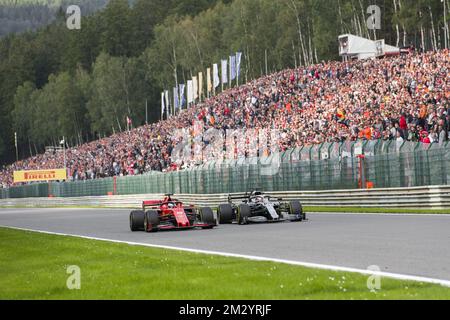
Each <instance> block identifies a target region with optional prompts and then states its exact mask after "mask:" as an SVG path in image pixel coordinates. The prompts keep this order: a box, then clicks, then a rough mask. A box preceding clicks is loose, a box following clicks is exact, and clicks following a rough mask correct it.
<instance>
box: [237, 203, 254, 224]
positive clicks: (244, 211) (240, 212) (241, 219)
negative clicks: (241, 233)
mask: <svg viewBox="0 0 450 320" xmlns="http://www.w3.org/2000/svg"><path fill="white" fill-rule="evenodd" d="M250 215H251V209H250V206H249V205H247V204H240V205H239V206H238V209H237V222H238V223H239V224H241V225H242V224H248V218H250Z"/></svg>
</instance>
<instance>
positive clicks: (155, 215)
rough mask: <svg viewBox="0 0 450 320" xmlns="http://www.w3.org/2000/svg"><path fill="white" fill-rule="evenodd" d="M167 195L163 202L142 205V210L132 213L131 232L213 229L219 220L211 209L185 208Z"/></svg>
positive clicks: (157, 201) (146, 202)
mask: <svg viewBox="0 0 450 320" xmlns="http://www.w3.org/2000/svg"><path fill="white" fill-rule="evenodd" d="M171 196H172V195H171V194H167V195H166V196H165V198H164V199H163V200H150V201H144V202H143V203H142V210H136V211H132V212H131V213H130V229H131V231H145V232H156V231H159V230H182V229H194V228H202V229H212V228H214V227H215V226H217V220H216V218H215V217H214V213H213V211H212V209H211V208H208V207H204V208H196V207H194V206H185V205H183V203H182V202H181V201H178V200H176V199H172V198H171Z"/></svg>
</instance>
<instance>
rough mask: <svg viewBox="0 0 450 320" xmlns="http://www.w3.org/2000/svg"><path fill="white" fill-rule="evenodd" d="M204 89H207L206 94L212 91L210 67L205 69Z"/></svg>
mask: <svg viewBox="0 0 450 320" xmlns="http://www.w3.org/2000/svg"><path fill="white" fill-rule="evenodd" d="M206 89H207V90H208V94H209V93H211V91H212V82H211V68H208V69H206Z"/></svg>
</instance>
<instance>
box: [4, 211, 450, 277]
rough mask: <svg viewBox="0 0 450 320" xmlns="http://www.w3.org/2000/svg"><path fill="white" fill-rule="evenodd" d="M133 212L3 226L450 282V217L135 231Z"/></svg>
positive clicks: (40, 215) (51, 216) (11, 217)
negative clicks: (371, 268) (374, 269)
mask: <svg viewBox="0 0 450 320" xmlns="http://www.w3.org/2000/svg"><path fill="white" fill-rule="evenodd" d="M128 216H129V210H113V209H0V226H9V227H18V228H25V229H32V230H40V231H49V232H57V233H66V234H71V235H81V236H89V237H96V238H104V239H111V240H121V241H131V242H138V243H148V244H155V245H165V246H175V247H181V248H189V249H201V250H210V251H219V252H226V253H234V254H244V255H252V256H260V257H268V258H276V259H286V260H294V261H301V262H308V263H318V264H326V265H334V266H340V267H350V268H357V269H367V267H368V266H371V265H377V266H379V267H380V269H381V271H383V272H390V273H400V274H405V275H413V276H423V277H429V278H436V279H441V280H450V215H423V216H420V215H355V214H310V215H309V221H308V222H302V223H280V224H261V225H249V226H237V225H221V226H219V227H218V228H217V229H214V230H193V231H182V232H179V231H171V232H158V233H155V234H146V233H143V232H142V233H141V232H139V233H132V232H131V231H130V230H129V224H128Z"/></svg>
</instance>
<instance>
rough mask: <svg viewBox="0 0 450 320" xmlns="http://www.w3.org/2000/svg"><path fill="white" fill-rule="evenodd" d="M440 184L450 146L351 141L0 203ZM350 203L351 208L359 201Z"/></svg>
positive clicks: (448, 171)
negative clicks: (45, 199) (162, 194)
mask: <svg viewBox="0 0 450 320" xmlns="http://www.w3.org/2000/svg"><path fill="white" fill-rule="evenodd" d="M439 185H450V143H443V144H432V145H425V144H421V143H414V142H404V143H402V144H399V143H397V142H395V141H354V142H351V141H347V142H343V143H324V144H321V145H315V146H304V147H300V148H296V149H291V150H287V151H284V152H282V153H275V154H272V155H270V156H269V157H266V158H247V159H245V158H244V159H237V160H224V159H218V160H215V161H211V162H207V163H205V164H203V165H200V166H198V167H195V168H191V169H187V170H183V171H177V172H169V173H161V172H150V173H147V174H144V175H137V176H125V177H114V178H111V177H109V178H104V179H95V180H86V181H75V182H52V183H40V184H30V185H23V186H15V187H11V188H9V189H1V188H0V191H1V192H0V198H3V199H5V198H32V197H38V198H42V197H48V196H53V197H57V198H59V197H71V198H73V197H85V196H89V197H92V196H106V195H110V196H114V195H134V194H143V195H145V194H161V193H174V194H225V193H236V192H246V191H249V190H252V189H260V190H264V191H267V192H286V191H290V192H296V191H297V190H302V191H305V192H306V191H311V192H312V193H311V194H320V193H319V192H318V191H326V190H352V189H357V188H358V187H368V188H369V187H370V188H378V189H381V188H402V187H403V188H411V187H422V186H439ZM343 194H344V195H345V196H344V198H345V199H347V198H348V197H347V196H346V193H345V192H344V193H343ZM386 199H389V196H388V195H387V196H386ZM420 199H421V198H417V199H416V200H418V201H419V200H420ZM330 201H331V202H332V201H334V200H330ZM362 201H365V200H364V199H362ZM380 201H381V200H380ZM383 201H384V200H383ZM386 201H387V200H386ZM418 201H416V202H417V203H418V204H420V203H419V202H418ZM347 202H349V203H350V204H351V202H352V199H348V201H347Z"/></svg>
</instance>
